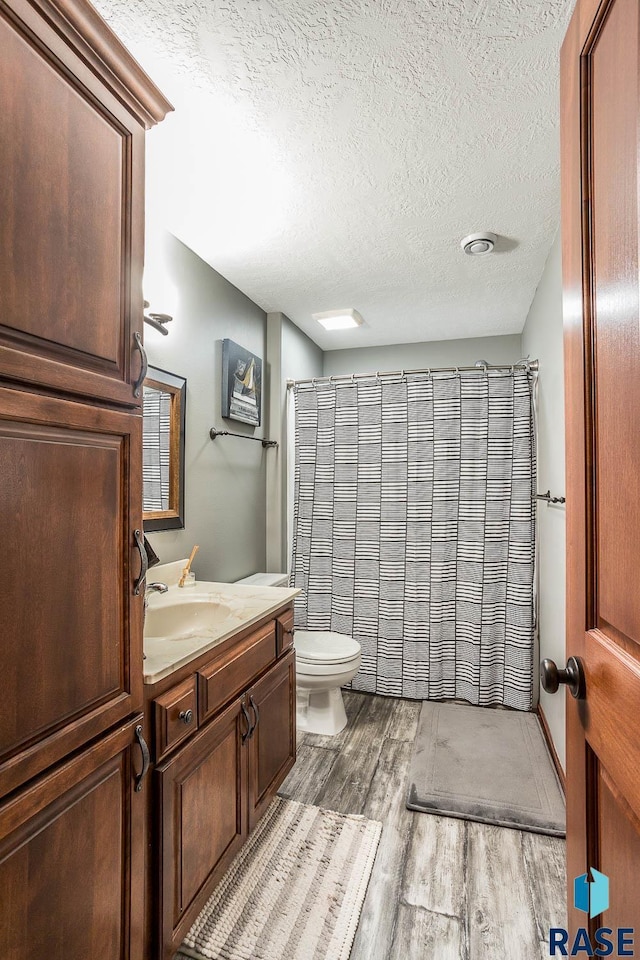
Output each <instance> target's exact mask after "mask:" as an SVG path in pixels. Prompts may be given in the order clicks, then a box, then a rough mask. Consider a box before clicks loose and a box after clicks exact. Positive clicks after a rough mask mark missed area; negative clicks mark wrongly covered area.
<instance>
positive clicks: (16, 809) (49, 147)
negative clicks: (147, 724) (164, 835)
mask: <svg viewBox="0 0 640 960" xmlns="http://www.w3.org/2000/svg"><path fill="white" fill-rule="evenodd" d="M169 109H171V107H170V104H169V103H168V102H167V101H166V100H165V99H164V97H163V96H162V94H161V93H160V92H159V91H158V90H157V89H156V88H155V86H154V85H153V84H152V83H151V82H150V80H149V79H148V78H147V77H146V75H145V74H144V73H143V71H142V70H141V68H140V67H139V66H138V64H137V63H136V62H135V61H134V60H133V59H132V58H131V56H130V55H129V54H128V53H127V52H126V50H125V49H124V48H123V47H122V45H121V44H120V42H119V41H118V40H117V39H116V37H115V36H114V35H113V33H112V32H111V30H110V29H109V28H108V27H107V25H106V24H105V23H104V21H103V20H102V19H101V18H100V17H99V16H98V14H97V13H96V11H95V10H94V9H93V7H92V6H91V5H90V4H89V3H87V2H86V0H0V557H1V559H0V624H1V626H0V682H1V683H2V694H3V696H2V699H3V704H2V710H1V711H0V798H1V799H0V957H1V958H2V960H42V958H43V957H46V958H47V960H90V958H91V960H140V958H141V957H142V956H143V950H144V946H143V899H142V897H143V871H144V856H145V849H144V830H143V826H144V824H143V822H142V818H143V812H144V791H145V789H148V787H147V785H146V782H145V781H144V780H141V781H139V777H140V774H141V773H142V769H143V747H142V744H141V742H140V740H139V735H140V733H141V729H140V730H139V731H138V727H139V726H140V724H141V711H142V704H143V682H142V618H143V597H142V592H143V591H142V590H141V589H139V587H138V589H137V590H136V582H137V580H138V579H139V578H140V575H141V573H142V572H143V570H142V566H143V560H144V558H143V556H142V552H141V549H139V548H138V539H139V533H138V535H136V531H138V532H139V531H141V530H142V489H141V484H142V479H141V471H142V450H141V444H142V428H141V409H140V403H141V389H140V387H141V383H142V378H143V376H144V368H145V357H144V351H143V347H142V265H143V245H144V136H145V128H148V127H149V126H151V125H152V124H153V123H156V122H157V121H159V120H161V119H162V118H163V117H164V115H165V113H166V112H167V110H169ZM138 781H139V782H138ZM136 787H139V788H140V789H139V790H136Z"/></svg>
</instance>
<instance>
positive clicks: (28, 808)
mask: <svg viewBox="0 0 640 960" xmlns="http://www.w3.org/2000/svg"><path fill="white" fill-rule="evenodd" d="M140 722H141V717H136V718H135V719H133V720H131V721H130V722H129V723H127V724H126V725H125V726H124V727H122V728H121V729H119V730H117V731H116V732H115V733H112V734H110V735H108V736H106V737H105V738H103V739H102V740H100V741H98V742H97V743H96V744H94V745H93V746H92V747H91V748H89V749H88V750H86V751H85V752H84V753H81V754H80V755H79V756H76V757H75V758H74V759H73V760H71V761H69V762H67V763H65V764H63V765H62V766H60V767H58V768H56V770H55V772H53V773H50V774H48V775H45V776H44V777H42V778H40V779H38V780H36V781H34V782H33V783H32V784H30V785H29V787H27V788H26V789H25V790H23V791H20V792H18V793H17V794H14V795H13V797H12V799H10V800H7V801H5V802H4V803H2V804H0V891H2V893H1V894H0V899H1V902H2V907H1V908H0V944H1V946H0V953H1V955H2V957H3V960H43V957H46V958H47V960H88V958H96V960H97V958H100V960H140V958H141V957H142V955H143V953H142V950H143V946H142V920H143V917H142V901H141V892H142V884H141V882H140V877H141V876H142V871H143V869H144V834H143V824H142V802H143V798H142V795H141V794H139V793H135V792H134V790H133V777H134V773H135V772H136V770H134V765H135V766H136V768H137V766H138V763H139V761H138V758H137V756H136V752H137V747H135V746H134V744H135V739H134V730H135V727H136V726H137V724H138V723H140ZM132 753H133V758H132Z"/></svg>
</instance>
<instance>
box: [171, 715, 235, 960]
mask: <svg viewBox="0 0 640 960" xmlns="http://www.w3.org/2000/svg"><path fill="white" fill-rule="evenodd" d="M243 734H246V723H245V722H244V717H243V713H242V709H241V701H240V700H239V699H238V700H236V701H235V702H234V703H232V704H231V705H230V706H229V707H227V709H226V710H225V711H224V712H223V713H221V714H220V716H219V717H218V718H217V719H216V720H213V721H212V722H211V723H210V724H208V726H206V727H205V728H204V729H203V730H201V731H200V732H199V733H198V734H196V736H195V737H193V739H192V740H191V741H190V742H189V743H188V744H187V745H186V746H184V747H183V748H182V749H181V750H179V751H178V753H177V754H176V755H175V756H174V757H173V758H172V759H170V760H168V761H167V762H166V763H164V764H162V765H161V766H159V767H157V768H156V770H155V773H154V776H155V778H156V781H157V782H156V789H157V793H156V796H157V800H158V810H159V817H160V835H159V838H158V840H159V845H160V847H159V849H160V857H161V869H160V871H159V873H160V874H161V876H162V889H161V891H160V896H159V904H158V906H159V915H160V931H159V933H160V937H161V940H162V949H161V950H159V951H157V954H158V956H159V957H162V958H166V960H169V958H171V957H173V955H174V953H175V951H176V950H177V948H178V947H179V945H180V943H181V942H182V940H183V938H184V936H185V934H186V933H187V932H188V930H189V928H190V926H191V924H192V923H193V921H194V920H195V918H196V916H197V914H198V911H199V910H200V909H201V908H202V907H203V906H204V904H205V902H206V900H207V897H208V896H209V895H210V893H211V891H212V889H213V887H214V886H215V883H216V882H217V881H218V880H219V879H220V877H221V876H222V873H223V871H224V869H225V868H226V867H227V865H228V864H229V862H230V860H231V858H232V857H233V855H234V854H235V853H236V851H237V850H238V849H239V848H240V846H241V845H242V843H243V840H244V837H245V836H246V789H245V786H244V784H245V780H246V772H245V770H246V750H245V749H244V747H243Z"/></svg>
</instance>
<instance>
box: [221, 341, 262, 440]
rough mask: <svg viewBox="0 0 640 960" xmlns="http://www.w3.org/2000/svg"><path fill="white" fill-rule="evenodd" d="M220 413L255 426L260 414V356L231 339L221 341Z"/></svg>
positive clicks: (257, 424) (258, 422)
mask: <svg viewBox="0 0 640 960" xmlns="http://www.w3.org/2000/svg"><path fill="white" fill-rule="evenodd" d="M222 416H223V417H226V418H227V419H228V420H240V421H241V422H242V423H250V424H251V425H252V426H254V427H259V426H260V422H261V417H262V360H261V358H260V357H257V356H256V355H255V353H251V351H250V350H245V348H244V347H241V346H239V344H237V343H234V342H233V340H223V341H222Z"/></svg>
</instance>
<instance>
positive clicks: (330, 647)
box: [293, 630, 360, 663]
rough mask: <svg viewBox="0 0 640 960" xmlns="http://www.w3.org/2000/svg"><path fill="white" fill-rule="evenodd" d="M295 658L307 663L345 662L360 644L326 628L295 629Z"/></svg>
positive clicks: (354, 654)
mask: <svg viewBox="0 0 640 960" xmlns="http://www.w3.org/2000/svg"><path fill="white" fill-rule="evenodd" d="M293 645H294V647H295V650H296V658H297V659H298V660H300V661H301V662H303V663H304V662H305V661H306V662H307V663H345V662H346V661H347V660H353V658H354V657H357V656H358V654H359V653H360V644H359V643H358V641H357V640H354V639H353V637H348V636H347V635H346V634H344V633H332V632H331V631H328V630H313V631H312V630H296V632H295V634H294V641H293Z"/></svg>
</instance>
